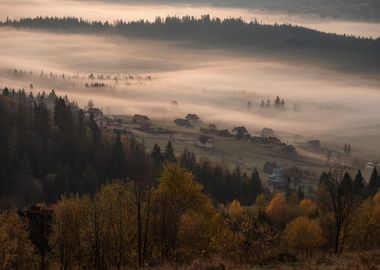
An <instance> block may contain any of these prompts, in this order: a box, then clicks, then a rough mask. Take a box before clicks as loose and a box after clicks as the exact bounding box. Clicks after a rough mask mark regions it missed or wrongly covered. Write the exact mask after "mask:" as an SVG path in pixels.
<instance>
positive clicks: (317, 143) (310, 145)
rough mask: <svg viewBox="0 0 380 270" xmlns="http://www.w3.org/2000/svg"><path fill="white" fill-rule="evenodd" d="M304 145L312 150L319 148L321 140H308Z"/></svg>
mask: <svg viewBox="0 0 380 270" xmlns="http://www.w3.org/2000/svg"><path fill="white" fill-rule="evenodd" d="M306 146H307V147H308V148H310V149H311V150H313V151H319V150H321V142H320V141H319V140H312V141H308V142H307V144H306Z"/></svg>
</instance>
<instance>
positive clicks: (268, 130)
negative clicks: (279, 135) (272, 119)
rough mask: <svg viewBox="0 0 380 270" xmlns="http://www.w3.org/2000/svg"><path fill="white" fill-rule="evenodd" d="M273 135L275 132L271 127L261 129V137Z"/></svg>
mask: <svg viewBox="0 0 380 270" xmlns="http://www.w3.org/2000/svg"><path fill="white" fill-rule="evenodd" d="M274 136H276V134H275V133H274V131H273V129H271V128H263V129H262V130H261V137H263V138H268V137H274Z"/></svg>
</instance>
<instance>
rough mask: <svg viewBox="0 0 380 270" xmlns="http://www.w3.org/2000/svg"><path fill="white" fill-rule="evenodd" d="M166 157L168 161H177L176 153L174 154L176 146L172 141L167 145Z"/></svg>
mask: <svg viewBox="0 0 380 270" xmlns="http://www.w3.org/2000/svg"><path fill="white" fill-rule="evenodd" d="M164 157H165V161H167V162H176V161H177V159H176V158H175V155H174V147H173V145H172V143H171V142H170V141H169V142H168V144H167V145H166V148H165V153H164Z"/></svg>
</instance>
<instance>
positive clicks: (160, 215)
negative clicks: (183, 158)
mask: <svg viewBox="0 0 380 270" xmlns="http://www.w3.org/2000/svg"><path fill="white" fill-rule="evenodd" d="M153 196H154V198H153V206H152V232H151V233H152V237H153V239H154V252H155V253H156V255H157V257H158V258H159V259H160V260H167V259H173V258H175V257H176V250H177V249H178V248H179V246H180V244H181V238H180V234H179V232H180V230H181V224H183V223H182V222H183V221H184V218H185V215H186V219H187V220H188V219H190V218H191V219H194V218H195V217H197V216H198V218H199V217H205V215H207V214H209V213H210V212H209V211H210V207H211V201H210V199H209V198H208V197H207V196H206V195H205V194H203V193H202V186H201V185H200V184H197V183H195V182H194V181H193V176H192V174H191V173H190V172H188V171H186V170H185V169H183V168H181V167H179V166H178V165H175V164H167V165H166V166H165V167H164V169H163V172H162V174H161V176H160V183H159V186H158V188H157V189H156V190H155V191H154V194H153ZM199 215H200V216H199ZM199 240H200V239H199Z"/></svg>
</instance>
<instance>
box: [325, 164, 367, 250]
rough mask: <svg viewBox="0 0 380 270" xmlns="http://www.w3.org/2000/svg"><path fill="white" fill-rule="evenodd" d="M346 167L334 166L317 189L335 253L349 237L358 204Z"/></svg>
mask: <svg viewBox="0 0 380 270" xmlns="http://www.w3.org/2000/svg"><path fill="white" fill-rule="evenodd" d="M347 171H348V168H345V167H343V166H341V165H336V166H334V167H333V168H332V169H331V170H330V172H329V173H328V174H327V177H326V178H325V179H324V181H321V183H320V186H319V189H318V199H319V205H320V208H321V212H322V214H323V216H324V219H323V220H324V221H325V223H326V225H327V227H328V228H329V229H330V230H331V231H330V232H331V241H332V242H333V247H334V252H335V254H339V253H341V252H342V251H343V249H344V244H345V242H346V240H347V238H348V237H349V229H350V226H351V224H352V220H353V216H354V213H355V210H356V208H357V207H358V205H359V200H358V197H357V196H356V195H355V193H354V192H353V185H352V179H351V177H350V175H349V174H348V172H347Z"/></svg>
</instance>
